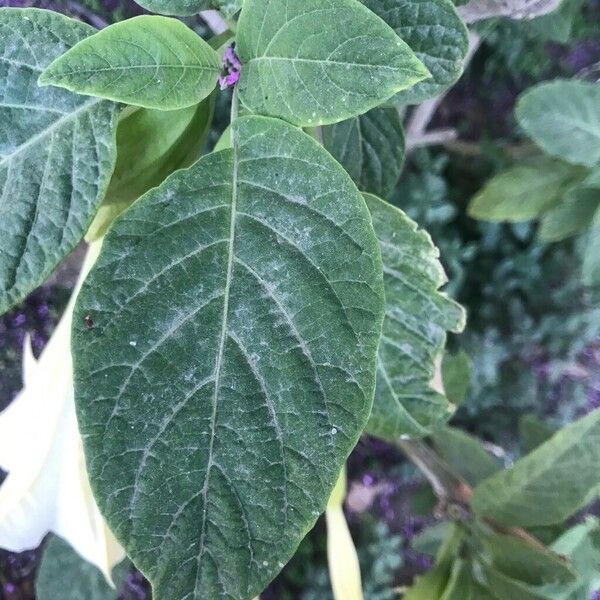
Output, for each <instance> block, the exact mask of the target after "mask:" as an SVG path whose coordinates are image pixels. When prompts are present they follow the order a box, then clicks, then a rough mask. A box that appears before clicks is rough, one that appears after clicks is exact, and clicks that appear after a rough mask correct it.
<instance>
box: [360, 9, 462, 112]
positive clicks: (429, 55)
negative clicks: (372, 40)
mask: <svg viewBox="0 0 600 600" xmlns="http://www.w3.org/2000/svg"><path fill="white" fill-rule="evenodd" d="M362 2H363V3H364V4H366V6H368V7H369V8H370V9H371V10H372V11H373V12H374V13H375V14H377V15H379V16H380V17H381V18H382V19H383V20H384V21H385V22H386V23H387V24H388V25H390V26H391V27H392V29H393V30H394V31H395V32H396V33H397V34H398V35H399V36H400V37H401V38H402V39H403V40H404V41H405V42H406V43H407V44H408V45H409V46H410V48H411V49H412V50H413V52H415V54H416V55H417V56H418V57H419V59H421V61H422V62H423V64H424V65H425V66H426V67H427V69H428V70H429V72H430V73H431V75H432V77H431V78H430V79H427V80H425V81H422V82H420V83H417V85H415V86H414V87H411V88H409V89H407V90H404V91H401V92H399V93H398V94H396V96H395V97H394V98H393V101H394V103H395V104H399V105H404V104H419V103H420V102H423V100H427V98H432V97H433V96H437V95H438V94H441V93H442V92H443V91H444V90H446V89H447V88H449V87H450V86H451V85H452V84H453V83H454V82H455V81H456V80H457V79H458V78H459V77H460V75H461V73H462V70H463V62H464V59H465V56H466V54H467V51H468V49H469V37H468V33H467V28H466V27H465V25H464V23H463V22H462V20H461V18H460V17H459V16H458V14H457V12H456V9H455V8H454V5H453V4H452V2H450V0H362Z"/></svg>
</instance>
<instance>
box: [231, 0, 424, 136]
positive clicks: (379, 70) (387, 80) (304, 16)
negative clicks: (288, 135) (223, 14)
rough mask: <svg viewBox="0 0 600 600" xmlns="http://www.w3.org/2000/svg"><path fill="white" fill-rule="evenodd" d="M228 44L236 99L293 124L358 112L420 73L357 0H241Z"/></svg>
mask: <svg viewBox="0 0 600 600" xmlns="http://www.w3.org/2000/svg"><path fill="white" fill-rule="evenodd" d="M236 51H237V53H238V55H239V57H240V59H241V61H242V63H244V65H243V69H242V76H241V79H240V81H239V84H238V90H239V95H240V102H241V103H242V104H243V105H244V106H246V108H248V109H249V110H250V111H251V112H253V113H258V114H265V115H270V116H275V117H280V118H282V119H285V120H286V121H289V122H290V123H294V124H295V125H301V126H311V125H313V126H316V125H323V124H330V123H337V122H339V121H343V120H344V119H348V118H350V117H354V116H356V115H359V114H362V113H364V112H366V111H367V110H370V109H371V108H374V107H376V106H378V105H379V104H381V103H382V102H384V101H385V100H388V99H389V98H391V97H392V96H393V95H394V94H395V93H396V92H399V91H401V90H404V89H406V88H408V87H410V86H412V85H414V84H415V83H417V82H418V81H421V80H422V79H424V78H425V77H427V76H428V72H427V70H426V69H425V67H424V66H423V65H422V63H421V62H420V61H419V60H418V59H417V58H416V57H415V55H414V53H413V52H412V50H411V49H410V48H409V47H408V46H407V45H406V44H405V43H404V42H403V41H402V40H401V39H400V38H399V37H398V36H397V35H396V34H395V33H394V31H393V30H392V29H391V28H390V27H389V26H388V25H386V24H385V23H384V22H383V21H382V20H381V19H380V18H378V17H377V16H376V15H374V14H373V13H372V12H371V11H369V10H367V9H366V8H365V7H364V6H363V5H362V4H360V2H358V1H357V0H327V2H326V3H323V1H322V0H305V1H304V2H272V1H271V0H245V2H244V5H243V8H242V13H241V16H240V20H239V23H238V30H237V46H236Z"/></svg>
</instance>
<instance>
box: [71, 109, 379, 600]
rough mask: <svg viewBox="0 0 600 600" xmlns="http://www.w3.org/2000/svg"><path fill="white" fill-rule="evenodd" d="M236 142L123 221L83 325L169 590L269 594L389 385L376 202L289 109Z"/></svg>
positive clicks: (78, 359) (120, 523)
mask: <svg viewBox="0 0 600 600" xmlns="http://www.w3.org/2000/svg"><path fill="white" fill-rule="evenodd" d="M233 137H234V148H233V149H232V150H229V149H227V150H223V151H221V152H218V153H215V154H211V155H209V156H207V157H205V158H202V159H201V160H200V161H199V162H197V163H196V164H195V165H194V166H192V167H191V168H190V169H188V170H186V171H181V172H179V173H176V174H175V175H173V176H171V177H170V178H169V179H168V180H167V181H166V182H165V183H164V184H163V185H161V186H160V187H159V188H157V189H155V190H153V191H151V192H149V193H148V194H146V195H145V196H144V197H142V198H141V199H140V200H138V201H137V202H136V203H135V204H134V205H133V206H132V207H131V208H130V209H129V210H128V211H127V212H126V213H124V214H123V215H122V216H121V217H120V219H119V220H118V221H117V222H116V223H115V225H114V226H113V227H112V228H111V229H110V230H109V233H108V234H107V237H106V239H105V242H104V246H103V252H102V254H101V256H100V258H99V261H98V263H97V266H96V267H95V269H94V270H93V272H92V274H91V275H90V277H89V279H88V282H87V283H86V285H85V286H84V288H83V290H82V292H81V295H80V297H79V302H78V307H77V312H76V318H75V325H74V357H75V377H76V401H77V407H78V416H79V423H80V427H81V430H82V434H83V437H84V443H85V447H86V453H87V457H88V467H89V473H90V478H91V481H92V485H93V487H94V490H95V493H96V496H97V499H98V503H99V505H100V506H101V509H102V510H103V513H104V514H105V516H106V518H107V520H108V522H109V524H110V526H111V528H112V529H113V530H114V531H115V533H116V535H117V537H118V539H119V540H120V541H121V542H122V543H123V544H124V546H125V547H126V549H127V551H128V554H129V555H130V556H131V557H132V559H133V560H134V562H135V564H136V565H137V566H139V567H140V568H141V569H142V570H143V571H144V572H145V573H146V574H147V575H148V576H149V578H150V579H151V581H152V583H153V586H154V591H155V594H156V596H157V597H159V598H161V599H162V600H182V599H183V598H185V599H191V598H235V599H240V600H245V599H249V598H251V597H252V596H254V595H255V594H257V593H258V592H260V591H261V590H262V589H263V588H264V587H265V585H266V584H267V583H268V582H269V581H270V580H271V579H272V578H273V577H274V576H275V574H276V573H277V572H278V571H279V570H280V569H281V567H282V566H283V564H284V563H285V562H286V561H287V560H288V559H289V558H290V557H291V556H292V554H293V553H294V551H295V549H296V548H297V546H298V544H299V542H300V540H301V539H302V537H303V536H304V535H305V534H306V533H307V531H308V530H309V529H310V527H312V525H313V524H314V522H315V520H316V519H317V517H318V515H319V514H320V513H321V512H322V511H323V510H324V509H325V506H326V503H327V500H328V497H329V494H330V492H331V490H332V489H333V486H334V484H335V482H336V480H337V478H338V475H339V471H340V468H341V466H342V464H343V461H344V460H345V458H346V457H347V455H348V453H349V452H350V450H351V449H352V447H353V446H354V444H355V443H356V441H357V440H358V437H359V435H360V434H361V432H362V430H363V428H364V426H365V424H366V421H367V419H368V416H369V413H370V410H371V402H372V397H373V392H374V387H375V362H376V352H377V346H378V343H379V335H380V332H381V323H382V320H383V311H384V292H383V282H382V278H381V258H380V252H379V248H378V244H377V239H376V237H375V234H374V232H373V229H372V227H371V220H370V216H369V212H368V210H367V207H366V206H365V203H364V200H363V198H362V197H361V195H360V194H359V193H358V192H357V190H356V188H355V186H354V184H353V183H352V181H351V180H350V178H349V177H348V175H347V174H346V173H345V172H344V170H343V169H342V167H340V166H339V164H338V163H337V162H335V161H334V160H333V159H332V158H331V156H330V155H329V154H328V153H327V152H326V151H325V150H324V149H323V148H322V147H321V146H319V145H318V144H317V142H316V141H314V140H313V139H312V138H310V137H309V136H307V135H306V134H304V133H303V132H301V131H299V130H297V129H295V128H294V127H292V126H290V125H288V124H285V123H283V122H282V121H279V120H276V119H270V118H265V117H245V118H242V119H239V120H237V121H236V122H235V123H234V135H233ZM87 316H89V319H85V317H87ZM91 321H93V326H92V327H91V328H87V327H86V325H85V324H84V322H87V323H88V325H89V324H90V322H91Z"/></svg>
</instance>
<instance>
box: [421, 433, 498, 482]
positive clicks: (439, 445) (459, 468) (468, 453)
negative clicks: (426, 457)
mask: <svg viewBox="0 0 600 600" xmlns="http://www.w3.org/2000/svg"><path fill="white" fill-rule="evenodd" d="M433 445H434V447H435V449H436V451H437V452H438V454H439V455H440V456H441V457H442V458H443V459H444V462H446V463H447V464H448V466H449V467H450V468H451V469H452V471H453V472H455V473H456V474H457V475H460V476H461V477H462V478H463V479H464V480H465V481H466V482H467V483H468V484H469V485H472V486H473V485H476V484H477V483H479V482H480V481H481V480H482V479H485V478H486V477H489V476H490V475H493V474H494V473H497V472H498V471H500V469H501V468H502V465H501V464H500V461H499V460H498V459H497V458H495V457H494V456H492V455H491V454H490V453H489V452H488V451H487V450H486V449H485V447H484V446H483V444H482V443H481V442H480V441H479V440H478V439H477V438H476V437H474V436H472V435H469V434H468V433H466V432H464V431H461V430H460V429H455V428H454V427H441V428H440V429H439V430H438V431H435V432H434V433H433ZM466 457H468V459H467V458H466Z"/></svg>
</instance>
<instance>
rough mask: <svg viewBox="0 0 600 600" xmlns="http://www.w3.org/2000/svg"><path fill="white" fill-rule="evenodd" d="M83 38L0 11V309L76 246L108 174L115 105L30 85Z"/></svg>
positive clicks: (67, 24)
mask: <svg viewBox="0 0 600 600" xmlns="http://www.w3.org/2000/svg"><path fill="white" fill-rule="evenodd" d="M93 32H94V30H93V29H92V28H91V27H89V26H87V25H85V24H83V23H80V22H78V21H74V20H71V19H68V18H66V17H64V16H62V15H59V14H57V13H53V12H49V11H42V10H36V9H10V8H4V9H0V313H2V312H5V311H6V310H8V309H9V308H10V307H11V306H12V305H14V304H16V303H17V302H19V301H20V300H22V299H23V298H24V297H25V296H26V295H27V294H28V293H29V292H30V291H32V290H33V289H34V288H36V287H37V286H38V285H40V284H41V283H42V282H43V281H44V280H45V279H46V278H47V277H48V276H49V275H50V273H51V272H52V270H53V269H54V268H55V267H56V265H57V264H58V263H59V262H60V261H61V260H62V259H63V258H64V257H65V256H66V255H67V254H68V253H69V252H70V251H71V250H72V249H73V248H74V247H75V246H76V245H77V243H78V242H79V241H80V240H81V238H82V237H83V235H84V234H85V231H86V229H87V227H88V225H89V224H90V221H91V220H92V217H93V215H94V213H95V211H96V208H97V207H98V205H99V203H100V202H101V201H102V198H103V196H104V192H105V191H106V187H107V185H108V181H109V179H110V176H111V173H112V170H113V168H114V161H115V154H116V151H115V130H116V120H117V109H116V106H115V105H114V104H112V103H110V102H105V101H100V100H98V99H90V98H85V97H82V96H78V95H75V94H72V93H70V92H66V91H64V90H58V89H55V88H38V86H37V79H38V77H39V75H40V73H41V72H42V71H43V70H44V68H45V67H46V66H47V65H48V64H49V63H50V62H52V60H53V59H54V58H56V57H57V56H60V55H61V54H62V53H63V52H65V51H66V50H68V49H69V48H70V47H72V46H73V45H74V44H76V43H77V42H79V41H80V40H82V39H84V38H86V37H87V36H89V35H91V34H92V33H93Z"/></svg>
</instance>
